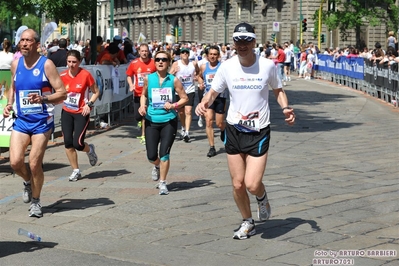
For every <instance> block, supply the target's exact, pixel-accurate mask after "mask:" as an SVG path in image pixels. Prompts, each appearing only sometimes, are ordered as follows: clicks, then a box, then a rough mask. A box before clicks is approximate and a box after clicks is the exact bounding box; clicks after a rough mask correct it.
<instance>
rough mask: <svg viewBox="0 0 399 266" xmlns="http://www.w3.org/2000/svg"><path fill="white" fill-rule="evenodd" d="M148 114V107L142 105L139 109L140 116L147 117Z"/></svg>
mask: <svg viewBox="0 0 399 266" xmlns="http://www.w3.org/2000/svg"><path fill="white" fill-rule="evenodd" d="M146 113H147V105H140V107H139V114H140V115H141V116H145V115H146Z"/></svg>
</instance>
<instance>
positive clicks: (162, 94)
mask: <svg viewBox="0 0 399 266" xmlns="http://www.w3.org/2000/svg"><path fill="white" fill-rule="evenodd" d="M151 93H152V107H153V108H154V109H163V108H164V105H165V103H166V102H172V100H173V98H172V88H153V89H152V90H151Z"/></svg>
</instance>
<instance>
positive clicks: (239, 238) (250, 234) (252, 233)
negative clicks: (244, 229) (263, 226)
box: [233, 229, 256, 240]
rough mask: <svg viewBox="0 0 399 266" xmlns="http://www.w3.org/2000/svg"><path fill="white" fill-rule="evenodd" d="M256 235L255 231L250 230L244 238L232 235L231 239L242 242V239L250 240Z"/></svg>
mask: <svg viewBox="0 0 399 266" xmlns="http://www.w3.org/2000/svg"><path fill="white" fill-rule="evenodd" d="M255 234H256V230H255V229H254V230H252V231H251V232H249V233H248V234H247V235H245V236H238V235H234V236H233V239H238V240H243V239H247V238H250V237H251V236H253V235H255Z"/></svg>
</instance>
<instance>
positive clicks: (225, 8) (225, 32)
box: [224, 0, 227, 45]
mask: <svg viewBox="0 0 399 266" xmlns="http://www.w3.org/2000/svg"><path fill="white" fill-rule="evenodd" d="M226 16H227V1H226V0H224V44H225V45H226V43H227V27H226V24H227V17H226Z"/></svg>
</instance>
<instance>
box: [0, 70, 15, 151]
mask: <svg viewBox="0 0 399 266" xmlns="http://www.w3.org/2000/svg"><path fill="white" fill-rule="evenodd" d="M10 85H11V71H10V70H0V86H1V95H0V96H1V97H0V147H10V136H11V131H12V124H13V123H14V119H13V118H12V117H7V118H5V117H4V116H3V109H4V107H5V106H6V105H7V102H8V99H7V95H8V90H9V89H10Z"/></svg>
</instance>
